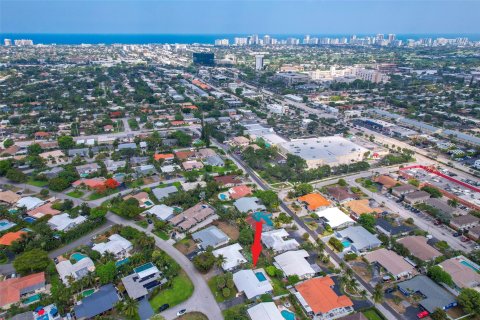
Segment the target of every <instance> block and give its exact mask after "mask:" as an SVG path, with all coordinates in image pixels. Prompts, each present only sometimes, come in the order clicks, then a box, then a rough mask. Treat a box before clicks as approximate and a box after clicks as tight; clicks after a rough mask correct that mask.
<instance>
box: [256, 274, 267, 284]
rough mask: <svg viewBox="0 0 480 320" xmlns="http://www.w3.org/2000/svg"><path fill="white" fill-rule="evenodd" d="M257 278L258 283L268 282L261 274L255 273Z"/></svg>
mask: <svg viewBox="0 0 480 320" xmlns="http://www.w3.org/2000/svg"><path fill="white" fill-rule="evenodd" d="M255 277H257V279H258V281H260V282H263V281H267V278H266V277H265V275H264V274H263V273H261V272H255Z"/></svg>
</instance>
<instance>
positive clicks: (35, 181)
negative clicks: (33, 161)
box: [27, 178, 48, 188]
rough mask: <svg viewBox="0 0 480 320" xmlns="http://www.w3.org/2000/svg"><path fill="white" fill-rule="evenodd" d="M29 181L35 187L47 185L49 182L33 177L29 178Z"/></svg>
mask: <svg viewBox="0 0 480 320" xmlns="http://www.w3.org/2000/svg"><path fill="white" fill-rule="evenodd" d="M27 183H28V184H29V185H32V186H35V187H40V188H42V187H45V186H46V185H47V184H48V181H40V180H34V179H32V178H30V179H28V181H27Z"/></svg>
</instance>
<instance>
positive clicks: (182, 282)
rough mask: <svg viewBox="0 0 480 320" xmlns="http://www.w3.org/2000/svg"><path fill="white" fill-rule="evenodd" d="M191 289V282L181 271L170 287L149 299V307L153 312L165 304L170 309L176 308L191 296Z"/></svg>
mask: <svg viewBox="0 0 480 320" xmlns="http://www.w3.org/2000/svg"><path fill="white" fill-rule="evenodd" d="M193 289H194V287H193V283H192V281H190V279H189V278H188V276H187V274H186V273H185V272H184V271H182V272H181V273H180V274H179V275H178V276H176V277H175V278H174V279H173V281H172V286H171V287H169V288H166V289H164V290H161V291H160V292H159V293H158V294H157V295H156V296H154V297H153V298H152V299H150V305H151V306H152V308H153V310H155V311H156V310H158V308H159V307H160V306H161V305H163V304H165V303H168V304H169V305H170V307H173V306H176V305H177V304H179V303H181V302H183V301H185V300H187V299H188V298H190V296H191V295H192V294H193Z"/></svg>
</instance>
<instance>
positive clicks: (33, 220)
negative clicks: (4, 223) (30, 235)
mask: <svg viewBox="0 0 480 320" xmlns="http://www.w3.org/2000/svg"><path fill="white" fill-rule="evenodd" d="M23 221H25V222H27V223H34V222H35V221H37V219H35V218H34V217H25V218H23Z"/></svg>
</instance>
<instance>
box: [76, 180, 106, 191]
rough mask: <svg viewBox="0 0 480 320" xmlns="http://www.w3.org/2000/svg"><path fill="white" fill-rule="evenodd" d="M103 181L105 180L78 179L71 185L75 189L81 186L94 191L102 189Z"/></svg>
mask: <svg viewBox="0 0 480 320" xmlns="http://www.w3.org/2000/svg"><path fill="white" fill-rule="evenodd" d="M105 181H106V180H105V178H92V179H79V180H77V181H75V182H74V183H72V185H73V186H74V187H75V188H76V187H79V186H81V185H82V184H83V185H85V186H86V187H87V188H89V189H95V188H100V187H102V186H103V185H104V184H105Z"/></svg>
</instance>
